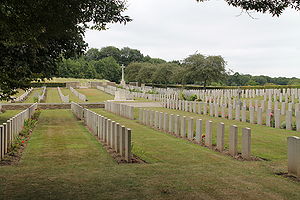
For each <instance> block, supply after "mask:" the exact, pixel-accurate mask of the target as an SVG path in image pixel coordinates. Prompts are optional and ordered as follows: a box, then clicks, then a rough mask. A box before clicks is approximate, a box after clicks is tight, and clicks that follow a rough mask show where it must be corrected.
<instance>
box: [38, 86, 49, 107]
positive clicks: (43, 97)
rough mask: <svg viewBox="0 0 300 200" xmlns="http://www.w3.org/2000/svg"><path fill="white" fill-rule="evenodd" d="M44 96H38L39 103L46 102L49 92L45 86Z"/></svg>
mask: <svg viewBox="0 0 300 200" xmlns="http://www.w3.org/2000/svg"><path fill="white" fill-rule="evenodd" d="M42 88H43V90H42V94H41V95H39V96H38V102H39V103H41V102H42V101H45V100H46V92H47V88H46V87H45V86H44V87H42Z"/></svg>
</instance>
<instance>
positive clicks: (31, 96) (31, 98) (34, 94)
mask: <svg viewBox="0 0 300 200" xmlns="http://www.w3.org/2000/svg"><path fill="white" fill-rule="evenodd" d="M38 94H42V88H34V89H33V91H32V92H31V93H30V94H29V96H28V97H27V99H26V100H25V101H24V102H22V103H34V97H37V96H38Z"/></svg>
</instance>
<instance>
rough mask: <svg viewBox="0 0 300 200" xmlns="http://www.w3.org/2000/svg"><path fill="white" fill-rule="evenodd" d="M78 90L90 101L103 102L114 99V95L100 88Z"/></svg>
mask: <svg viewBox="0 0 300 200" xmlns="http://www.w3.org/2000/svg"><path fill="white" fill-rule="evenodd" d="M76 90H77V91H78V92H80V93H82V94H84V95H85V96H86V97H87V99H88V101H87V102H88V103H96V102H103V101H106V100H110V99H114V97H113V96H112V95H110V94H107V93H105V92H102V91H100V90H98V89H76Z"/></svg>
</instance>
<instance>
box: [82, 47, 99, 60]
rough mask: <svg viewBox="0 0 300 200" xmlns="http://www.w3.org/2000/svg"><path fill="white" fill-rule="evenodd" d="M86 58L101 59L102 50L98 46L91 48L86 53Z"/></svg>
mask: <svg viewBox="0 0 300 200" xmlns="http://www.w3.org/2000/svg"><path fill="white" fill-rule="evenodd" d="M84 58H85V59H86V60H88V61H91V60H100V52H99V50H98V49H96V48H91V49H89V50H88V51H87V52H86V53H85V55H84Z"/></svg>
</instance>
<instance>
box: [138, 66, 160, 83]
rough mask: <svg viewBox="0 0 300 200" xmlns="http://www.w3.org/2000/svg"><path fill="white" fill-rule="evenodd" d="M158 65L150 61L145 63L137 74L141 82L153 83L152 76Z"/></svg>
mask: <svg viewBox="0 0 300 200" xmlns="http://www.w3.org/2000/svg"><path fill="white" fill-rule="evenodd" d="M156 69H157V67H156V66H155V65H153V64H150V63H145V64H144V66H143V67H142V68H141V69H140V71H139V74H138V76H137V80H138V82H139V83H152V81H153V80H152V76H153V74H154V72H155V71H156Z"/></svg>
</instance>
